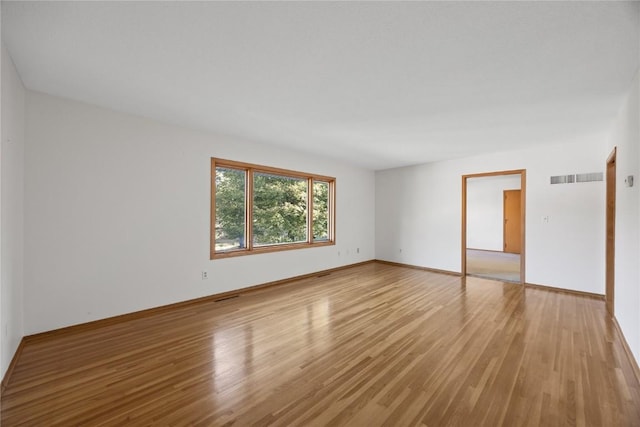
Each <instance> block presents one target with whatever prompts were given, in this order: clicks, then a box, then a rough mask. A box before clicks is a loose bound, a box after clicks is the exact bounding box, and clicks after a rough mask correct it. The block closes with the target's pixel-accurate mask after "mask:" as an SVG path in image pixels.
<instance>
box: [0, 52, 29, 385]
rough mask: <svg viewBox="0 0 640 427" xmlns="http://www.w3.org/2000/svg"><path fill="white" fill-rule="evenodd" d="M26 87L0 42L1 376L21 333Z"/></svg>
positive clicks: (16, 346)
mask: <svg viewBox="0 0 640 427" xmlns="http://www.w3.org/2000/svg"><path fill="white" fill-rule="evenodd" d="M24 103H25V90H24V87H23V86H22V82H21V80H20V77H19V76H18V73H17V72H16V69H15V67H14V65H13V61H12V60H11V57H10V56H9V54H8V52H7V50H6V48H5V47H4V45H2V132H1V134H2V144H1V147H0V150H1V153H2V165H1V171H2V173H1V175H2V177H1V179H0V182H1V185H2V190H1V200H0V203H1V211H2V214H1V228H0V234H1V236H2V244H1V251H2V252H1V254H2V255H1V257H0V277H1V280H2V284H1V286H0V294H1V295H2V297H1V298H0V304H1V307H2V312H1V315H0V322H1V323H0V335H1V336H2V339H1V342H2V345H1V347H0V348H1V349H2V350H1V355H0V367H1V375H0V377H4V374H5V372H6V370H7V368H8V366H9V363H10V362H11V359H12V358H13V355H14V353H15V351H16V349H17V348H18V344H19V343H20V340H21V339H22V336H23V334H24V328H23V272H24V265H23V242H24V240H23V197H24V178H23V177H24V168H23V165H24V108H25V106H24Z"/></svg>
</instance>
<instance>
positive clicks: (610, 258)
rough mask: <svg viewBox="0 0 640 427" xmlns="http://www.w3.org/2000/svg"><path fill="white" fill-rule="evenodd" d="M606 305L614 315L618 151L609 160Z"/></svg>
mask: <svg viewBox="0 0 640 427" xmlns="http://www.w3.org/2000/svg"><path fill="white" fill-rule="evenodd" d="M606 251H607V255H606V295H605V298H606V305H607V311H608V312H609V314H611V315H612V316H613V315H614V303H613V301H614V294H615V292H614V291H615V286H614V285H615V251H616V149H615V148H614V149H613V152H612V153H611V155H610V156H609V158H608V159H607V247H606Z"/></svg>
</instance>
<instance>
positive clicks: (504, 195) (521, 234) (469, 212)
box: [461, 169, 526, 284]
mask: <svg viewBox="0 0 640 427" xmlns="http://www.w3.org/2000/svg"><path fill="white" fill-rule="evenodd" d="M525 201H526V170H524V169H518V170H509V171H499V172H487V173H479V174H470V175H463V176H462V242H461V243H462V245H461V247H462V251H461V252H462V254H461V267H462V268H461V271H462V275H463V276H467V275H473V276H480V277H487V278H493V279H496V280H502V281H509V282H516V283H520V284H524V282H525Z"/></svg>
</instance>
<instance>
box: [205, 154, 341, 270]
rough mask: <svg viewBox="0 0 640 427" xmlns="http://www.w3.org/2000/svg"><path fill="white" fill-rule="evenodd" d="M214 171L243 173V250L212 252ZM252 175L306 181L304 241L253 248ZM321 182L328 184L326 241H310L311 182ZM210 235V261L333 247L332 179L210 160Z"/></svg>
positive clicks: (334, 184) (334, 231)
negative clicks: (265, 174) (275, 176)
mask: <svg viewBox="0 0 640 427" xmlns="http://www.w3.org/2000/svg"><path fill="white" fill-rule="evenodd" d="M216 168H229V169H236V170H243V171H245V172H246V175H245V179H246V184H245V246H246V247H244V248H239V249H230V250H227V251H218V252H216ZM255 173H267V174H271V175H279V176H284V177H287V178H296V179H306V180H307V189H308V190H307V240H306V241H305V242H296V243H277V244H273V245H264V246H254V245H253V227H252V224H253V218H252V217H253V176H254V174H255ZM314 181H321V182H326V183H328V184H329V212H328V218H327V219H328V222H329V229H328V230H327V231H328V233H329V236H328V239H326V240H319V241H314V239H313V182H314ZM210 226H211V233H210V242H211V246H210V259H220V258H229V257H236V256H245V255H255V254H262V253H268V252H280V251H288V250H292V249H304V248H315V247H319V246H330V245H335V244H336V179H335V178H334V177H330V176H324V175H316V174H310V173H304V172H298V171H293V170H289V169H280V168H274V167H270V166H263V165H256V164H252V163H243V162H237V161H233V160H225V159H218V158H214V157H212V158H211V223H210Z"/></svg>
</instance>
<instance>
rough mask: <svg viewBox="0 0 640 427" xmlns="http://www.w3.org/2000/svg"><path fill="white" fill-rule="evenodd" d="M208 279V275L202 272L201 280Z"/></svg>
mask: <svg viewBox="0 0 640 427" xmlns="http://www.w3.org/2000/svg"><path fill="white" fill-rule="evenodd" d="M208 278H209V273H208V272H206V271H203V272H202V280H207V279H208Z"/></svg>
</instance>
